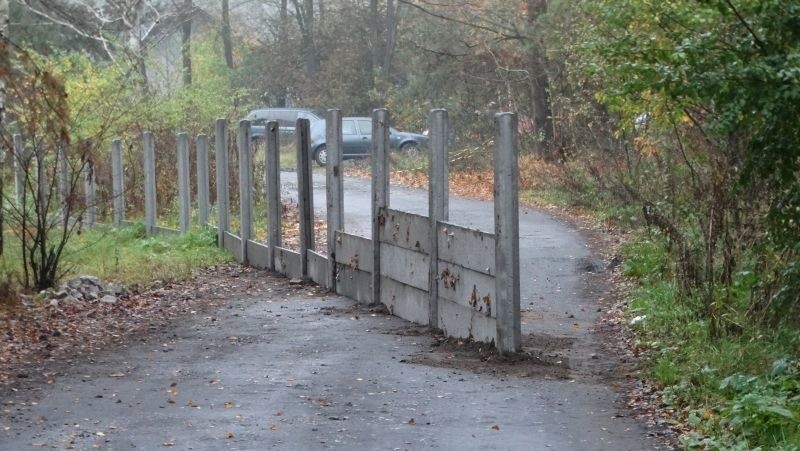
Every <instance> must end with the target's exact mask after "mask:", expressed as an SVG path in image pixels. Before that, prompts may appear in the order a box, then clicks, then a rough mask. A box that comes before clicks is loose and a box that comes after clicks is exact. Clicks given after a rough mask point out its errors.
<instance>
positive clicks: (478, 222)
mask: <svg viewBox="0 0 800 451" xmlns="http://www.w3.org/2000/svg"><path fill="white" fill-rule="evenodd" d="M315 177H317V179H320V177H318V176H316V175H315ZM288 188H290V186H288ZM318 188H319V187H318ZM346 190H347V191H346V193H347V194H346V198H345V210H346V216H347V222H346V224H347V225H346V227H347V228H348V231H351V232H355V233H360V234H362V235H363V234H364V233H367V234H368V233H369V226H368V224H369V223H368V220H369V209H368V208H367V209H365V208H364V205H365V204H364V203H363V202H364V200H363V196H364V195H365V193H366V196H368V182H367V181H363V180H355V179H354V180H348V181H347V183H346ZM391 196H392V198H391V206H392V208H398V209H403V210H406V211H412V212H418V213H422V212H424V210H426V209H427V207H426V205H427V204H426V203H423V202H421V201H420V199H421V198H424V199H427V196H426V194H425V192H424V191H420V190H410V189H400V188H394V187H393V188H392V194H391ZM425 202H426V201H425ZM315 204H316V206H317V207H318V209H319V207H321V206H324V200H322V198H321V195H320V194H318V193H315ZM366 205H368V204H366ZM420 210H422V211H420ZM364 215H366V221H367V222H366V224H367V225H366V226H364V224H365V223H364ZM491 218H492V210H491V203H485V202H478V201H470V200H463V199H451V220H452V221H453V222H456V223H460V224H463V225H467V226H474V227H481V228H484V229H488V230H492V228H491V224H490V223H489V224H487V223H486V222H487V221H491ZM520 230H521V237H520V243H521V256H522V263H521V271H522V274H523V277H522V296H523V298H522V308H523V334H524V335H525V336H526V338H525V340H524V341H525V342H526V343H528V344H529V345H530V346H534V347H535V346H536V344H537V343H543V342H552V341H554V340H555V341H562V342H565V343H568V346H565V347H564V349H561V350H559V351H558V353H556V354H553V358H554V359H559V360H558V361H557V363H558V364H559V365H560V366H559V368H562V369H563V368H566V372H563V371H561V372H559V371H552V372H548V371H544V372H541V373H536V374H535V375H527V376H526V374H524V373H523V374H521V373H519V372H516V371H512V370H509V371H506V369H507V368H509V367H501V368H500V369H499V370H496V371H490V372H487V371H478V370H476V368H474V367H472V366H470V365H459V362H457V361H454V360H457V359H458V356H457V355H456V354H451V353H448V352H446V351H443V350H441V347H440V343H439V342H438V341H437V339H436V338H435V337H433V336H432V335H430V334H429V333H428V331H426V330H425V329H424V328H420V327H418V326H415V325H413V324H410V323H408V322H406V321H404V320H401V319H399V318H395V317H392V316H388V315H386V314H385V313H384V312H383V311H380V310H369V309H367V308H365V307H359V306H356V305H355V304H354V302H353V301H350V300H348V299H345V298H342V297H339V296H334V295H330V294H328V293H321V292H319V291H318V290H317V289H315V288H312V287H308V286H299V287H298V286H289V284H288V282H287V281H286V280H285V279H282V278H279V277H277V276H274V275H269V274H267V273H264V272H258V271H251V272H248V273H246V274H243V275H242V276H241V278H240V279H238V280H237V283H247V280H246V279H247V278H257V279H258V280H259V281H261V282H262V283H263V282H264V280H265V279H266V280H268V281H269V282H270V284H269V285H270V286H272V287H273V289H270V290H268V291H266V290H263V289H254V290H253V291H252V292H250V293H248V295H247V296H246V297H241V296H237V297H231V298H228V299H225V300H224V301H220V302H213V303H208V304H206V305H204V306H203V305H201V306H199V307H198V308H197V310H195V311H193V313H191V314H187V315H186V316H184V317H182V319H181V320H179V321H173V322H171V323H169V324H167V325H164V326H160V327H158V328H156V329H155V330H153V331H152V333H150V334H148V335H146V336H141V337H136V339H135V340H131V341H130V342H129V344H128V345H127V346H122V347H118V348H109V349H107V350H106V351H104V352H102V353H99V354H96V355H94V356H93V357H92V359H91V360H88V359H76V361H74V362H73V364H72V365H62V366H61V367H59V368H58V374H57V376H56V377H55V381H54V383H52V384H47V383H46V382H44V381H41V382H37V381H34V380H31V381H28V382H26V383H21V384H19V385H18V386H15V387H5V388H0V394H2V398H0V399H2V400H3V406H2V409H0V410H2V412H0V449H2V450H23V449H42V448H45V449H48V448H49V449H106V450H119V449H126V450H127V449H170V448H174V449H195V450H217V449H219V450H222V449H242V450H259V449H271V448H276V449H291V450H294V449H297V450H306V449H327V448H336V449H347V450H372V449H375V450H395V449H402V450H404V449H411V450H414V449H459V450H463V449H476V450H477V449H480V450H484V449H502V450H538V449H560V450H601V449H607V450H640V449H655V448H657V447H658V446H659V444H658V442H657V441H656V440H654V439H653V438H652V437H651V435H652V431H649V430H648V429H647V428H645V427H644V426H643V425H642V424H641V423H639V422H638V421H636V420H635V419H634V418H633V415H632V414H631V413H630V412H629V411H627V410H626V409H625V407H624V396H623V395H622V394H621V393H619V392H618V391H617V390H618V389H615V388H614V387H613V386H612V383H611V382H610V381H611V379H609V378H606V377H603V376H602V375H601V376H598V374H597V373H596V372H595V371H594V369H595V367H597V368H600V367H603V365H606V366H607V365H613V363H614V360H613V358H612V357H611V356H608V355H606V354H604V353H603V352H604V351H603V350H602V346H601V344H600V343H601V341H602V340H601V338H600V337H599V336H598V335H597V334H596V333H595V332H594V331H593V330H594V329H593V328H594V324H595V321H596V320H597V319H598V316H599V314H600V313H599V312H598V304H597V300H596V298H597V296H598V294H597V293H599V292H602V291H604V290H605V289H606V288H607V287H604V286H594V284H595V283H600V282H598V281H596V280H595V279H593V277H594V276H593V275H591V274H587V272H586V266H587V262H590V263H592V262H593V260H592V259H593V257H592V256H591V254H590V252H589V250H588V247H587V245H586V242H585V241H584V239H583V238H582V237H581V235H580V234H579V233H578V232H577V231H575V230H573V229H571V228H570V227H568V226H567V225H565V224H563V223H561V222H559V221H557V220H554V219H552V218H550V217H548V216H546V215H544V214H542V213H539V212H535V211H530V210H524V211H522V212H521V214H520ZM590 266H591V265H590ZM594 266H596V265H594ZM254 280H255V279H254ZM273 282H274V283H273ZM200 302H201V304H202V301H200ZM590 353H591V355H592V357H591V358H590V357H589V354H590ZM428 356H436V358H435V359H431V360H430V361H434V360H436V361H438V362H439V363H442V362H445V363H447V364H446V365H441V364H436V365H431V364H420V363H416V362H426V361H428V360H426V359H427V358H428ZM598 356H600V357H601V359H598V358H597V357H598ZM595 360H602V361H597V362H596V363H593V362H595ZM562 361H563V362H562ZM512 367H513V366H512Z"/></svg>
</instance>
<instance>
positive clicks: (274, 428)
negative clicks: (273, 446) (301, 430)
mask: <svg viewBox="0 0 800 451" xmlns="http://www.w3.org/2000/svg"><path fill="white" fill-rule="evenodd" d="M269 429H270V430H271V431H277V430H278V425H277V424H275V423H272V426H270V427H269Z"/></svg>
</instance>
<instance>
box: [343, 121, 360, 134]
mask: <svg viewBox="0 0 800 451" xmlns="http://www.w3.org/2000/svg"><path fill="white" fill-rule="evenodd" d="M342 134H343V135H356V134H357V133H356V123H355V122H353V121H342Z"/></svg>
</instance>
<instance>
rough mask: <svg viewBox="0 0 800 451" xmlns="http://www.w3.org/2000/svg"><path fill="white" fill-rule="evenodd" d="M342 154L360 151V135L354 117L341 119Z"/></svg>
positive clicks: (353, 153)
mask: <svg viewBox="0 0 800 451" xmlns="http://www.w3.org/2000/svg"><path fill="white" fill-rule="evenodd" d="M342 147H343V149H342V155H357V154H359V153H361V150H360V148H361V135H359V134H358V128H356V121H355V120H354V119H342Z"/></svg>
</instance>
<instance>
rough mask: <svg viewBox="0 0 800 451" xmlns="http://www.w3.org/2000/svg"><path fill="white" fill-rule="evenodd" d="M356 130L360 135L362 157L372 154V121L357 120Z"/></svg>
mask: <svg viewBox="0 0 800 451" xmlns="http://www.w3.org/2000/svg"><path fill="white" fill-rule="evenodd" d="M356 122H358V129H359V132H360V133H361V141H360V144H361V146H360V148H359V150H360V152H359V153H361V154H362V155H369V154H370V153H371V152H372V120H371V119H358V120H357V121H356Z"/></svg>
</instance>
